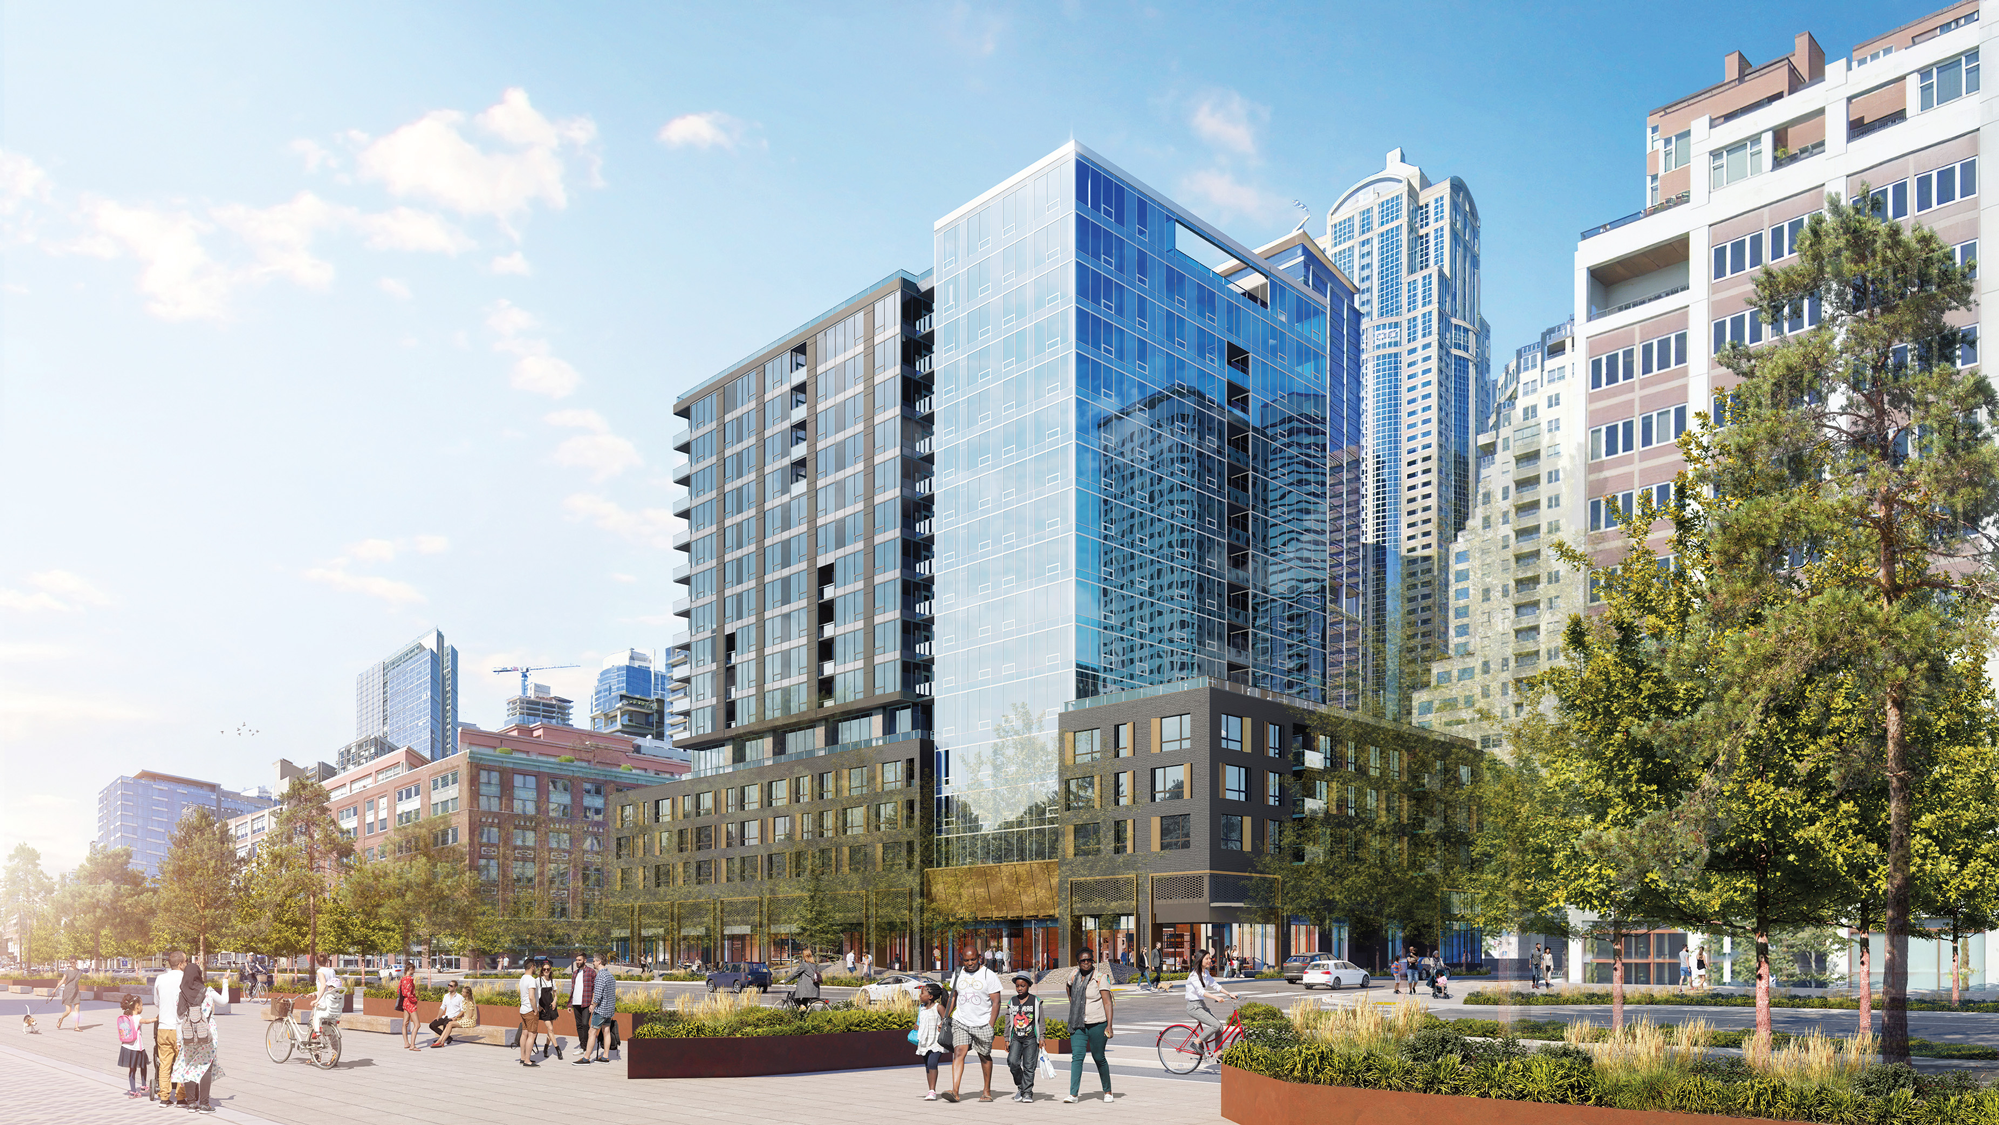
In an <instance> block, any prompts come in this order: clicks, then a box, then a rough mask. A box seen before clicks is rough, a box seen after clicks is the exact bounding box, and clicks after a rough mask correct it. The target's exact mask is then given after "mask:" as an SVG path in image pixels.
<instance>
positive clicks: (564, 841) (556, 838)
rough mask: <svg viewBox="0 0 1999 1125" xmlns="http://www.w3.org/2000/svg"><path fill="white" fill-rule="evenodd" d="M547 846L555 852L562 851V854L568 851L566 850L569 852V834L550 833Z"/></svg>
mask: <svg viewBox="0 0 1999 1125" xmlns="http://www.w3.org/2000/svg"><path fill="white" fill-rule="evenodd" d="M548 846H549V847H551V848H554V849H555V850H557V851H563V852H566V851H568V850H569V833H567V832H550V833H549V834H548Z"/></svg>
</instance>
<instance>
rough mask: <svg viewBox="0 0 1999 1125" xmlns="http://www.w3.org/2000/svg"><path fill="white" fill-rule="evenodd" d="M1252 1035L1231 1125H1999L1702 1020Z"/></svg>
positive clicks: (1346, 1012)
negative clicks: (1761, 1049) (1611, 1030)
mask: <svg viewBox="0 0 1999 1125" xmlns="http://www.w3.org/2000/svg"><path fill="white" fill-rule="evenodd" d="M1246 1026H1248V1027H1249V1029H1250V1034H1249V1036H1248V1037H1247V1040H1246V1041H1245V1042H1243V1043H1239V1044H1237V1045H1235V1046H1233V1047H1230V1048H1229V1049H1228V1051H1227V1052H1225V1053H1224V1054H1223V1056H1222V1063H1223V1067H1222V1116H1223V1117H1225V1118H1227V1119H1229V1120H1231V1121H1235V1122H1238V1123H1240V1125H1358V1123H1361V1122H1368V1123H1399V1122H1410V1123H1415V1122H1422V1123H1423V1125H1669V1123H1673V1122H1680V1121H1684V1122H1686V1123H1687V1125H1714V1123H1716V1122H1727V1121H1733V1122H1747V1121H1771V1120H1777V1121H1807V1122H1826V1123H1832V1125H1999V1090H1994V1089H1992V1088H1988V1087H1986V1086H1984V1085H1982V1084H1981V1083H1979V1082H1978V1081H1977V1079H1975V1078H1973V1077H1971V1076H1970V1075H1968V1074H1966V1073H1964V1072H1961V1071H1960V1072H1954V1073H1950V1074H1944V1075H1931V1074H1919V1073H1917V1072H1916V1071H1914V1070H1912V1069H1911V1068H1909V1067H1907V1066H1882V1065H1879V1064H1878V1063H1875V1062H1873V1061H1872V1059H1873V1052H1874V1044H1873V1042H1872V1041H1871V1040H1870V1039H1866V1038H1860V1039H1849V1040H1843V1041H1836V1040H1830V1039H1824V1038H1820V1037H1818V1036H1806V1037H1799V1038H1796V1039H1793V1040H1792V1041H1791V1043H1790V1044H1789V1045H1788V1046H1786V1047H1785V1048H1783V1049H1782V1050H1780V1051H1775V1052H1772V1053H1769V1054H1766V1055H1758V1054H1757V1053H1756V1052H1755V1051H1754V1050H1753V1049H1752V1050H1751V1051H1749V1052H1748V1055H1747V1056H1746V1057H1740V1058H1737V1057H1729V1058H1713V1057H1709V1055H1708V1051H1707V1047H1708V1046H1709V1042H1708V1037H1709V1036H1710V1035H1711V1031H1710V1029H1708V1028H1706V1027H1705V1025H1704V1024H1701V1023H1700V1022H1699V1021H1693V1022H1692V1023H1689V1024H1684V1025H1681V1027H1679V1028H1678V1029H1675V1030H1674V1031H1673V1032H1671V1033H1670V1034H1669V1033H1668V1032H1666V1031H1665V1030H1663V1029H1661V1028H1658V1027H1657V1026H1655V1025H1651V1024H1648V1023H1644V1022H1643V1021H1640V1022H1638V1023H1635V1024H1633V1025H1630V1026H1628V1027H1626V1028H1625V1029H1624V1030H1623V1032H1621V1033H1620V1034H1618V1035H1616V1036H1609V1035H1607V1034H1606V1035H1603V1036H1600V1037H1597V1038H1595V1039H1593V1040H1592V1039H1591V1038H1590V1037H1588V1036H1584V1035H1581V1034H1575V1035H1572V1036H1571V1040H1572V1041H1571V1042H1565V1043H1562V1044H1559V1045H1553V1046H1548V1047H1543V1048H1541V1049H1539V1050H1536V1049H1533V1048H1531V1047H1528V1046H1526V1045H1523V1044H1522V1043H1521V1042H1520V1041H1519V1040H1516V1039H1511V1038H1504V1039H1497V1040H1480V1039H1471V1038H1467V1037H1466V1036H1464V1035H1463V1034H1462V1033H1460V1032H1458V1031H1457V1030H1455V1029H1453V1028H1450V1027H1447V1026H1444V1025H1443V1024H1442V1023H1441V1022H1440V1021H1436V1020H1434V1019H1431V1018H1430V1017H1428V1015H1427V1014H1426V1013H1425V1012H1424V1011H1423V1008H1422V1006H1421V1005H1420V1004H1417V1003H1405V1004H1402V1005H1399V1006H1398V1007H1397V1008H1396V1009H1395V1010H1393V1011H1392V1012H1389V1013H1383V1012H1381V1011H1380V1010H1378V1009H1377V1008H1376V1007H1375V1006H1374V1005H1359V1006H1356V1007H1354V1008H1350V1009H1336V1010H1331V1011H1328V1010H1326V1009H1323V1008H1314V1007H1311V1006H1309V1005H1306V1004H1304V1003H1302V1002H1301V1003H1300V1004H1298V1005H1294V1006H1293V1008H1292V1011H1291V1015H1290V1017H1289V1018H1286V1019H1282V1020H1269V1019H1267V1018H1258V1019H1256V1020H1253V1021H1250V1022H1249V1023H1248V1024H1247V1025H1246ZM1327 1087H1338V1089H1337V1090H1329V1089H1327Z"/></svg>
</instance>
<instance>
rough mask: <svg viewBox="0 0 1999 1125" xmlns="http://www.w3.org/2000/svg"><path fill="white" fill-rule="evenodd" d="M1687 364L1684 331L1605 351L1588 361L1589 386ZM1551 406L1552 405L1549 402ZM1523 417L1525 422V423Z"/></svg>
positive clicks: (1593, 387) (1596, 388)
mask: <svg viewBox="0 0 1999 1125" xmlns="http://www.w3.org/2000/svg"><path fill="white" fill-rule="evenodd" d="M1686 362H1687V333H1686V330H1685V329H1681V330H1680V331H1678V332H1671V333H1668V334H1666V335H1664V336H1659V337H1656V338H1654V339H1651V340H1646V341H1644V342H1643V343H1641V344H1639V345H1638V346H1637V347H1635V348H1623V349H1620V350H1618V351H1614V352H1606V353H1605V354H1603V355H1600V356H1597V357H1595V358H1594V359H1591V360H1590V361H1589V385H1590V389H1591V390H1593V391H1600V390H1602V389H1604V388H1605V387H1614V386H1616V385H1618V384H1619V383H1628V382H1630V381H1631V380H1633V379H1636V378H1637V377H1638V376H1640V375H1651V374H1653V373H1654V372H1658V371H1670V370H1672V369H1673V368H1675V367H1679V366H1681V365H1682V364H1684V363H1686ZM1550 405H1553V404H1552V403H1550ZM1525 420H1526V419H1525V417H1524V416H1523V418H1522V421H1525Z"/></svg>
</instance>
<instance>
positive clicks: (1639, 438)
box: [1589, 406, 1687, 461]
mask: <svg viewBox="0 0 1999 1125" xmlns="http://www.w3.org/2000/svg"><path fill="white" fill-rule="evenodd" d="M1686 432H1687V408H1686V407H1685V406H1672V407H1667V408H1666V409H1664V410H1658V411H1654V412H1652V413H1650V414H1645V415H1641V416H1639V417H1637V418H1626V419H1625V420H1623V421H1622V422H1611V423H1609V424H1607V425H1602V426H1597V427H1595V428H1593V429H1591V430H1590V432H1589V457H1590V460H1592V461H1595V460H1599V459H1601V458H1604V457H1618V456H1622V455H1623V454H1626V453H1630V452H1631V451H1633V450H1635V449H1649V448H1651V447H1652V446H1655V445H1668V444H1671V443H1672V442H1674V441H1677V440H1679V437H1680V435H1681V434H1683V433H1686Z"/></svg>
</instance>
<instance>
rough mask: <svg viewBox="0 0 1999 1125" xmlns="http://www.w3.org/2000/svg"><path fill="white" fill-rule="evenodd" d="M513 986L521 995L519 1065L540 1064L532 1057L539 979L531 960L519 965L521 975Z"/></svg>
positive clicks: (536, 1024)
mask: <svg viewBox="0 0 1999 1125" xmlns="http://www.w3.org/2000/svg"><path fill="white" fill-rule="evenodd" d="M514 987H515V988H517V989H518V990H519V991H520V997H521V1030H520V1034H519V1036H518V1039H519V1042H520V1045H521V1065H522V1066H540V1065H541V1063H540V1062H539V1061H537V1060H536V1059H535V1058H534V1041H535V1035H536V1032H537V1030H538V1029H539V1027H540V1024H541V1019H540V1016H539V1014H538V1013H539V1012H540V1011H541V981H540V980H538V979H536V977H535V974H534V962H533V961H529V962H527V963H526V964H525V965H523V966H522V967H521V977H520V979H519V980H517V981H515V982H514Z"/></svg>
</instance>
